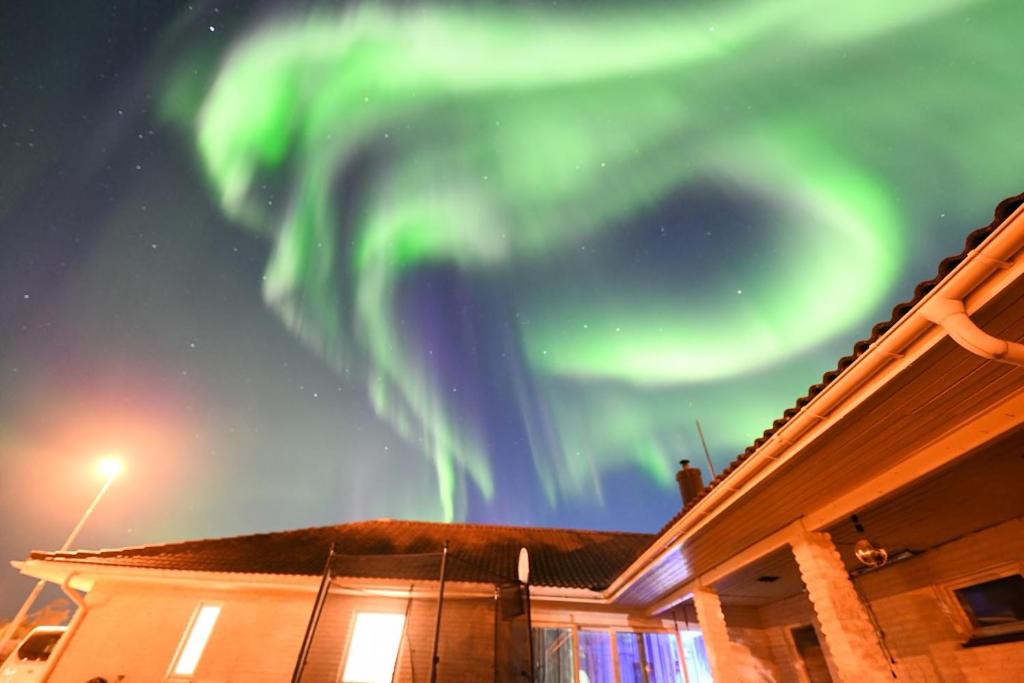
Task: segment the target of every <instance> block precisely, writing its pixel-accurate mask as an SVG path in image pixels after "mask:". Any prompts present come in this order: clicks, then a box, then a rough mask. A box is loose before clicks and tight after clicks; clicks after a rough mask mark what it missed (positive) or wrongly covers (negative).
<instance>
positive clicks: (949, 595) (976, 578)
mask: <svg viewBox="0 0 1024 683" xmlns="http://www.w3.org/2000/svg"><path fill="white" fill-rule="evenodd" d="M1015 575H1019V576H1024V562H1005V563H1002V564H998V565H995V566H992V567H987V568H985V569H981V570H978V571H975V572H971V573H969V574H961V575H960V576H958V577H957V578H955V579H953V580H950V581H946V582H944V583H942V584H939V585H938V586H936V590H937V591H938V594H939V601H940V603H941V606H942V608H943V611H944V612H946V613H947V614H948V615H949V617H950V620H951V621H952V622H953V628H954V629H955V631H956V633H957V635H958V636H959V637H960V638H961V639H962V641H963V642H962V643H961V644H962V645H963V647H977V646H980V645H995V644H997V643H1000V642H1007V641H1008V640H1024V620H1022V621H1021V623H1020V626H1019V627H1018V628H1010V629H1008V628H1006V626H981V627H976V626H975V625H974V623H973V622H972V620H971V615H970V614H968V613H967V610H966V609H965V608H964V606H963V604H962V603H961V602H960V598H959V597H957V595H956V591H958V590H960V589H962V588H969V587H971V586H976V585H978V584H981V583H987V582H989V581H995V580H997V579H1004V578H1007V577H1010V576H1015Z"/></svg>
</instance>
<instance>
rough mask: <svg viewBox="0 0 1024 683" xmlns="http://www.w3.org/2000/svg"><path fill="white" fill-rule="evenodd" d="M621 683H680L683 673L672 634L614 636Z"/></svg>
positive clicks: (620, 634)
mask: <svg viewBox="0 0 1024 683" xmlns="http://www.w3.org/2000/svg"><path fill="white" fill-rule="evenodd" d="M615 640H616V645H617V646H618V649H619V680H621V681H622V683H682V680H683V672H682V668H681V663H680V661H679V651H678V649H677V648H676V637H675V635H674V634H672V633H616V634H615Z"/></svg>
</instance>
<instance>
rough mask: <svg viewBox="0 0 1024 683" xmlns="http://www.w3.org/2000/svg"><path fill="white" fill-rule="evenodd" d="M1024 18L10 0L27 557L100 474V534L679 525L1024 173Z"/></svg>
mask: <svg viewBox="0 0 1024 683" xmlns="http://www.w3.org/2000/svg"><path fill="white" fill-rule="evenodd" d="M1022 20H1024V5H1021V3H1019V2H1017V1H1016V0H1007V1H1005V2H984V1H981V0H930V1H928V2H906V3H894V2H891V0H885V1H882V0H863V1H862V2H859V3H849V2H835V3H829V2H823V1H822V0H813V1H811V0H791V1H776V2H762V1H761V0H757V1H756V2H753V1H752V2H735V1H734V2H673V3H658V2H634V3H611V4H603V3H600V2H588V3H576V2H508V3H505V4H490V3H482V2H475V3H434V2H418V3H417V2H394V3H371V2H366V3H362V4H353V3H348V4H327V3H317V4H310V3H298V2H280V3H250V2H245V3H237V4H235V3H229V2H209V3H203V2H195V3H191V4H188V3H178V4H177V5H175V4H174V3H170V2H155V1H154V2H136V3H127V4H125V3H116V2H102V3H100V2H95V3H90V2H83V3H3V4H0V87H2V89H0V153H2V157H0V158H2V160H3V163H2V164H0V465H2V470H0V471H2V475H0V476H2V479H0V515H2V518H3V519H4V520H5V521H4V523H3V525H2V528H3V532H2V534H0V556H2V558H3V559H5V560H9V559H18V558H22V557H24V556H25V555H26V553H27V552H28V550H29V549H32V548H55V547H58V546H59V545H60V543H61V542H62V541H63V538H64V536H65V535H66V533H67V531H68V530H70V528H71V526H72V525H73V524H74V522H75V520H76V519H77V518H78V516H79V515H80V513H81V511H82V510H84V508H85V507H86V505H87V504H88V502H89V500H90V499H91V497H92V496H93V495H94V493H95V492H96V490H97V489H98V487H99V484H100V481H99V479H98V477H97V475H95V474H94V471H93V466H94V463H95V460H96V458H97V457H98V456H99V455H101V454H104V453H107V452H117V453H120V454H121V455H122V456H123V457H124V459H125V461H126V466H127V471H126V473H125V475H124V477H123V478H122V479H121V480H119V481H118V482H117V483H116V484H115V485H114V487H113V488H112V489H111V491H110V493H109V495H108V497H107V499H106V500H104V501H103V503H102V505H101V507H100V508H99V509H98V511H97V514H96V515H95V517H94V518H93V519H92V520H90V522H89V525H88V527H87V528H86V530H85V531H84V532H83V534H82V536H81V537H80V540H79V542H78V544H77V545H79V546H81V547H97V546H101V547H110V546H125V545H137V544H143V543H152V542H162V541H169V540H175V539H181V538H194V537H208V536H221V535H230V534H238V533H248V532H256V531H269V530H276V529H288V528H295V527H301V526H313V525H322V524H331V523H337V522H343V521H347V520H355V519H363V518H376V517H395V518H416V519H439V520H440V519H454V520H469V521H474V522H491V523H507V524H531V525H544V526H579V527H585V528H602V529H627V530H641V531H654V530H656V529H658V528H659V527H660V526H661V525H662V524H663V523H664V522H665V521H666V520H667V519H668V518H669V517H670V516H671V515H672V514H673V513H674V512H675V511H676V510H677V509H678V507H679V500H678V494H677V493H676V491H675V483H674V479H673V474H674V471H675V469H676V461H677V460H679V459H680V458H690V459H692V460H694V461H697V462H701V463H703V453H702V451H701V449H700V444H699V441H698V439H697V434H696V429H695V426H694V420H696V419H699V420H700V421H701V423H702V425H703V427H704V430H705V433H706V435H707V438H708V442H709V447H710V449H711V452H712V455H713V457H714V460H715V463H716V467H718V468H721V467H723V466H725V465H726V464H727V463H728V462H729V461H730V460H731V459H732V458H733V457H734V456H735V454H736V453H738V452H739V451H741V450H742V449H743V448H744V447H746V446H747V445H748V444H749V443H750V442H751V441H752V440H753V439H754V438H755V437H756V436H757V435H758V434H760V432H761V431H762V430H763V429H765V428H766V427H768V426H769V425H770V424H771V422H772V420H773V419H775V418H776V417H778V416H779V415H780V414H781V413H782V411H783V410H784V409H786V408H788V407H789V406H791V405H792V404H793V401H794V400H795V399H796V398H797V397H799V396H800V395H802V394H803V393H804V392H805V390H806V388H807V387H808V386H809V385H810V384H813V383H815V382H816V381H818V379H819V378H820V376H821V374H822V372H824V371H826V370H829V369H831V368H833V367H834V366H835V361H836V359H837V358H839V357H840V356H842V355H844V354H846V353H848V352H849V350H850V348H851V346H852V344H853V342H854V341H856V340H857V339H860V338H863V337H865V336H866V335H867V334H868V332H869V329H870V326H871V324H873V323H874V322H876V321H878V320H882V319H885V318H887V317H888V315H889V309H890V308H891V306H892V305H893V304H894V303H896V302H897V301H901V300H903V299H906V298H907V297H908V296H909V295H910V293H911V290H912V288H913V285H914V284H915V283H916V282H918V281H920V280H922V279H926V278H929V277H931V276H932V275H933V274H934V272H935V267H936V264H937V263H938V261H939V260H940V259H941V258H942V257H944V256H946V255H948V254H951V253H955V252H957V251H959V249H960V248H961V245H962V240H963V237H964V235H966V233H967V232H968V231H969V230H970V229H972V228H974V227H977V226H979V225H983V224H986V223H987V222H988V221H989V219H990V216H991V211H992V208H993V207H994V206H995V204H996V203H997V202H998V201H999V200H1000V199H1002V198H1003V197H1005V196H1007V195H1010V194H1015V193H1017V192H1019V191H1021V189H1022V185H1024V183H1022V178H1021V173H1020V171H1021V168H1022V167H1024V164H1022V162H1024V136H1022V135H1021V134H1020V130H1021V127H1022V123H1024V90H1022V88H1021V80H1020V78H1021V73H1022V67H1024V56H1022V53H1021V51H1020V48H1019V40H1015V37H1014V32H1015V31H1017V30H1018V28H1019V26H1021V22H1022ZM705 478H706V479H707V473H706V472H705ZM29 583H30V582H28V581H26V580H25V579H23V578H19V577H18V576H17V575H16V574H15V572H14V570H13V569H10V570H7V571H4V572H3V573H2V578H0V590H2V603H0V608H2V609H0V611H2V612H9V611H13V606H14V605H16V604H17V603H18V602H19V601H20V599H21V597H22V595H23V593H22V592H21V591H22V590H23V589H25V590H27V586H28V585H29Z"/></svg>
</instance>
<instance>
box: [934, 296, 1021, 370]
mask: <svg viewBox="0 0 1024 683" xmlns="http://www.w3.org/2000/svg"><path fill="white" fill-rule="evenodd" d="M921 315H923V316H924V317H925V318H927V319H928V320H931V321H932V322H933V323H935V324H936V325H938V326H940V327H941V328H942V329H943V330H945V331H946V334H948V335H949V336H950V337H952V339H953V341H955V342H956V343H957V344H959V345H960V346H962V347H964V348H965V349H967V350H968V351H970V352H971V353H973V354H975V355H977V356H981V357H982V358H988V359H989V360H995V361H999V362H1000V363H1009V364H1010V365H1017V366H1024V344H1018V343H1016V342H1011V341H1006V340H1005V339H999V338H997V337H993V336H992V335H990V334H989V333H988V332H985V331H984V330H983V329H981V328H980V327H978V326H977V325H975V324H974V321H973V320H971V318H970V316H968V315H967V310H966V309H965V308H964V302H963V301H961V300H959V299H947V298H945V297H941V296H936V297H932V298H931V299H928V301H926V302H925V304H924V305H923V306H922V307H921Z"/></svg>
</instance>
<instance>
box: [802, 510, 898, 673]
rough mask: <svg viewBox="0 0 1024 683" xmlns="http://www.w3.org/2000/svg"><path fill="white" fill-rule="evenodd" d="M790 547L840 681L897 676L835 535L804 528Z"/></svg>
mask: <svg viewBox="0 0 1024 683" xmlns="http://www.w3.org/2000/svg"><path fill="white" fill-rule="evenodd" d="M791 547H792V549H793V555H794V557H795V558H796V563H797V566H798V567H799V568H800V576H801V577H802V578H803V581H804V586H805V587H806V588H807V597H808V598H810V601H811V605H812V606H813V607H814V612H815V614H816V615H817V617H818V624H819V626H820V627H821V633H822V635H823V636H824V637H825V647H826V649H827V651H828V653H829V655H830V656H831V660H832V667H833V671H834V673H835V674H836V675H837V677H838V678H839V683H853V682H854V681H858V682H860V681H877V682H883V681H891V680H892V679H893V678H895V677H896V674H895V672H894V671H893V670H892V668H891V667H890V664H889V661H888V658H887V657H886V656H885V653H884V652H883V650H882V646H881V643H880V641H879V637H878V633H877V632H876V631H875V629H874V627H873V626H872V625H871V621H870V620H869V619H868V613H867V610H866V609H865V608H864V605H863V603H861V601H860V598H859V597H858V596H857V591H856V588H855V587H854V585H853V582H851V581H850V576H849V574H848V573H847V571H846V567H845V566H844V565H843V561H842V559H841V558H840V556H839V551H838V550H836V547H835V545H834V544H833V543H832V539H831V537H830V536H829V535H828V534H827V533H825V532H822V531H807V530H803V531H802V533H799V534H798V536H797V537H796V538H794V539H793V540H792V541H791Z"/></svg>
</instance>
